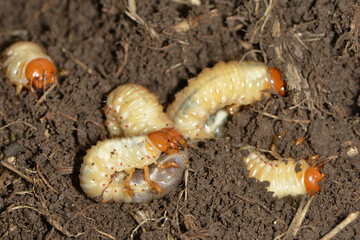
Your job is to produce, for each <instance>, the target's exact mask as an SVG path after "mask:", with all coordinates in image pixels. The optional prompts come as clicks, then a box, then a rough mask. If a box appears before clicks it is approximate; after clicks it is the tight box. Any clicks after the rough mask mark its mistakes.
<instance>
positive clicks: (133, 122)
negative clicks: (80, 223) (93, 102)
mask: <svg viewBox="0 0 360 240" xmlns="http://www.w3.org/2000/svg"><path fill="white" fill-rule="evenodd" d="M104 112H105V115H106V121H105V125H106V126H107V129H108V130H109V133H110V136H112V137H113V136H135V135H139V134H147V133H149V132H154V131H158V130H160V129H163V128H171V127H173V123H172V122H171V120H170V119H169V118H168V117H167V115H166V114H165V113H164V112H163V107H162V106H161V105H160V104H159V102H158V100H157V97H156V96H155V95H154V94H152V93H150V92H149V91H148V90H147V89H146V88H144V87H142V86H140V85H137V84H124V85H120V86H119V87H117V88H116V89H114V90H113V91H111V92H110V94H109V95H108V98H107V100H106V105H105V106H104Z"/></svg>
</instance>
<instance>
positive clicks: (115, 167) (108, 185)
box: [80, 135, 161, 200]
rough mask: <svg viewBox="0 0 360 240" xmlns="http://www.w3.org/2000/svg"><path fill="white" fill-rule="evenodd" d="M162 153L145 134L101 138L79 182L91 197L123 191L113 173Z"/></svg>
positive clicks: (140, 165)
mask: <svg viewBox="0 0 360 240" xmlns="http://www.w3.org/2000/svg"><path fill="white" fill-rule="evenodd" d="M160 154H161V151H160V150H158V149H157V148H156V146H155V145H154V144H153V143H152V142H151V141H150V140H149V138H148V137H147V136H146V135H142V136H136V137H127V138H114V139H108V140H105V141H102V142H98V143H97V144H96V145H95V146H93V147H91V148H90V149H89V150H88V152H87V154H86V156H85V157H84V162H83V164H82V166H81V169H80V185H81V187H82V189H83V190H84V192H85V193H86V194H87V195H88V196H89V197H90V198H98V197H104V196H103V195H107V194H108V193H109V191H112V192H113V193H117V192H119V193H122V192H123V190H124V189H123V188H124V186H122V187H121V184H114V181H113V177H114V176H113V175H114V174H115V173H116V172H118V173H123V174H126V171H127V170H130V169H133V168H143V167H144V166H147V165H150V164H152V163H154V162H155V161H156V160H157V158H158V157H159V155H160ZM113 186H117V188H113ZM114 196H116V195H114ZM105 199H108V197H105ZM114 200H116V198H114Z"/></svg>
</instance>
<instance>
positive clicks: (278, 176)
mask: <svg viewBox="0 0 360 240" xmlns="http://www.w3.org/2000/svg"><path fill="white" fill-rule="evenodd" d="M244 162H245V163H246V167H247V169H248V170H249V171H250V172H249V177H254V178H256V179H257V180H259V181H260V182H263V181H268V182H269V183H270V185H269V186H268V187H267V190H268V191H271V192H274V194H273V196H274V197H279V198H282V197H286V196H288V195H291V196H297V195H303V194H306V193H308V194H309V195H314V194H316V193H317V192H319V191H320V186H319V184H318V182H319V181H320V180H321V179H322V178H323V177H324V175H325V174H321V173H320V171H319V168H318V167H312V166H310V165H309V164H308V163H307V162H306V161H305V160H303V159H302V160H300V161H294V160H293V159H289V160H287V161H278V160H273V161H270V160H269V159H268V158H267V157H266V156H265V155H263V154H261V153H260V152H258V151H256V150H252V151H251V152H250V154H249V155H248V156H247V157H246V158H244ZM296 170H298V171H296Z"/></svg>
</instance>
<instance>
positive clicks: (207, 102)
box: [167, 61, 272, 139]
mask: <svg viewBox="0 0 360 240" xmlns="http://www.w3.org/2000/svg"><path fill="white" fill-rule="evenodd" d="M270 83H271V75H270V73H269V70H268V67H267V66H266V65H265V64H263V63H259V62H238V61H230V62H228V63H224V62H220V63H218V64H216V65H215V66H214V67H213V68H211V69H209V68H206V69H204V70H203V71H202V72H201V73H200V74H199V75H198V76H197V77H195V78H192V79H190V80H189V83H188V86H187V87H185V88H184V89H183V90H182V91H180V92H179V93H177V94H176V97H175V101H174V102H173V103H172V104H171V105H170V106H169V107H168V109H167V114H168V116H169V118H170V119H171V120H172V121H173V122H174V127H175V129H176V130H177V131H178V132H180V133H181V134H182V135H184V136H185V137H190V138H191V139H207V138H213V137H215V133H214V130H213V129H214V127H210V126H209V125H208V124H207V119H208V118H209V116H210V115H212V114H214V113H215V112H216V111H217V110H218V109H221V108H224V107H225V106H228V105H233V104H235V105H237V106H240V105H247V104H252V103H254V102H255V101H258V100H260V99H261V97H262V96H269V94H268V93H264V90H266V89H271V87H272V86H271V84H270Z"/></svg>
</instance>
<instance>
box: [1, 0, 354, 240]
mask: <svg viewBox="0 0 360 240" xmlns="http://www.w3.org/2000/svg"><path fill="white" fill-rule="evenodd" d="M0 20H1V21H0V23H1V25H0V36H1V39H0V48H1V49H5V48H6V47H7V46H9V45H11V44H12V43H14V42H17V41H22V40H26V41H32V42H35V43H37V44H39V45H41V46H43V47H44V48H45V49H46V51H47V53H48V54H49V56H51V57H52V59H53V60H54V62H55V63H56V64H57V67H58V68H59V69H60V70H61V71H62V72H63V73H64V74H62V75H63V77H62V78H61V79H60V84H59V86H56V87H55V88H53V89H52V90H51V91H50V92H48V93H47V95H46V97H45V98H43V99H41V101H40V100H39V98H38V97H37V96H36V95H35V94H32V93H29V92H27V91H22V92H21V93H20V94H19V95H18V96H17V95H16V94H15V88H14V87H13V86H11V85H10V84H9V80H8V79H7V77H6V76H5V75H4V73H3V71H2V72H1V73H0V78H1V81H0V103H1V104H0V122H1V123H0V151H1V154H0V160H1V167H0V194H1V195H0V237H1V239H67V238H78V239H132V238H133V239H293V238H296V239H320V238H322V237H324V239H330V238H331V237H333V236H334V235H331V234H333V233H334V232H331V231H332V230H333V231H340V233H339V234H337V235H335V237H336V239H355V238H356V236H359V235H360V220H359V218H357V216H358V214H359V211H360V189H359V186H360V161H359V152H358V151H359V149H360V117H359V109H360V103H359V102H360V101H359V99H360V97H359V92H360V91H359V89H360V88H359V78H360V64H359V57H360V54H359V51H360V50H359V31H360V30H359V29H360V28H359V25H360V5H359V3H358V2H357V1H355V0H346V1H340V0H333V1H325V0H321V1H300V0H297V1H286V0H277V1H276V0H270V1H221V0H213V1H210V0H203V1H200V0H176V1H175V0H171V1H155V0H151V1H135V0H129V1H125V0H123V1H112V0H98V1H89V0H87V1H70V0H64V1H57V0H50V1H45V0H32V1H27V0H19V1H10V0H8V1H6V0H3V1H0ZM230 60H257V61H263V62H265V63H266V64H268V65H269V66H275V67H277V68H278V69H280V71H281V72H282V73H283V76H284V79H285V81H286V84H287V94H286V96H285V97H279V96H275V97H273V98H270V99H268V100H266V101H265V100H264V101H262V102H259V103H256V104H254V105H253V106H250V107H248V108H244V109H242V111H240V112H239V113H237V114H235V116H233V117H232V119H231V120H230V121H229V123H228V126H227V128H226V129H227V133H226V137H224V138H221V139H211V140H206V141H199V142H197V143H196V147H194V148H191V149H190V169H189V170H188V171H187V173H186V174H185V180H184V182H183V183H182V184H181V185H180V186H179V187H178V188H177V189H176V190H175V191H173V192H172V193H170V194H169V195H167V196H166V197H164V198H162V199H160V200H155V201H152V202H150V203H144V204H121V203H117V204H103V203H96V202H94V201H92V200H91V199H89V198H87V197H86V195H85V194H84V193H83V192H82V190H81V187H80V185H79V168H80V166H81V163H82V158H83V156H84V155H85V153H86V150H87V149H88V148H90V146H91V145H94V144H95V143H96V142H97V141H99V140H103V139H105V138H107V131H106V129H105V127H104V125H103V121H104V114H103V112H102V107H103V106H104V100H105V99H106V96H107V94H108V93H109V92H110V91H111V90H112V89H114V88H115V87H117V86H118V85H120V84H124V83H137V84H141V85H142V86H144V87H146V88H148V89H149V90H150V91H151V92H153V93H155V94H156V95H157V96H158V97H159V101H160V103H161V104H163V105H164V106H167V105H168V104H169V103H171V102H172V101H173V99H174V95H175V93H176V92H178V91H179V90H181V89H182V88H184V87H185V86H186V84H187V80H188V79H189V78H191V77H194V76H196V75H197V74H198V73H199V72H200V71H201V70H202V69H203V68H206V67H212V66H213V65H214V64H215V63H217V62H219V61H225V62H226V61H230ZM285 130H286V131H287V132H286V134H285V135H284V136H283V137H282V138H281V139H279V140H278V141H276V148H277V150H278V152H279V154H280V155H281V156H283V157H284V158H288V157H291V158H294V159H301V158H304V159H310V157H311V156H313V155H315V154H318V155H320V161H322V160H324V161H325V166H324V168H323V172H324V173H326V174H327V175H326V178H325V179H324V180H323V181H321V182H320V184H321V187H322V190H321V191H320V192H319V193H318V194H317V195H315V196H314V197H311V198H310V197H309V196H304V197H290V196H289V197H286V198H282V199H276V198H273V197H272V194H271V193H270V192H267V191H266V186H267V183H259V182H257V181H256V180H254V179H251V178H248V171H247V170H246V168H245V165H244V164H243V162H242V158H243V157H244V156H246V154H247V151H241V148H242V147H243V146H247V145H251V146H256V147H257V148H259V149H264V150H270V145H271V143H272V139H273V138H274V137H275V136H276V135H277V134H279V133H282V132H284V131H285ZM299 138H304V139H305V140H304V142H303V143H302V144H298V145H294V142H295V141H296V140H297V139H299ZM343 221H345V222H343ZM335 233H336V232H335ZM327 234H330V235H327Z"/></svg>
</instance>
